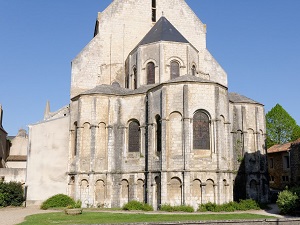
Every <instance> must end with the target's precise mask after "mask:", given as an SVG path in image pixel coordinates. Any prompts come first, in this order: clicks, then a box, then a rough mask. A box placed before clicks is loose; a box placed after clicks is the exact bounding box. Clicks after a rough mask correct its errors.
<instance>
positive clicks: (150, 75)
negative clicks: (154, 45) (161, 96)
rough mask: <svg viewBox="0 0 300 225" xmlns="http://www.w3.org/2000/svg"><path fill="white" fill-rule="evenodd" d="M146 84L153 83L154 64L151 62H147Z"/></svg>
mask: <svg viewBox="0 0 300 225" xmlns="http://www.w3.org/2000/svg"><path fill="white" fill-rule="evenodd" d="M147 84H155V66H154V63H153V62H149V63H148V64H147Z"/></svg>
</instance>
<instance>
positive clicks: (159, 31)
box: [27, 0, 268, 208]
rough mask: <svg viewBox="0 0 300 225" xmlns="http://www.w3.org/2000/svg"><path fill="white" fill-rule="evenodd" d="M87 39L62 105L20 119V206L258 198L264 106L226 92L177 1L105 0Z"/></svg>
mask: <svg viewBox="0 0 300 225" xmlns="http://www.w3.org/2000/svg"><path fill="white" fill-rule="evenodd" d="M94 34H95V36H94V38H93V39H92V40H91V42H90V43H89V44H88V45H87V46H86V47H85V48H84V49H83V50H82V51H81V52H80V53H79V55H78V56H77V57H76V58H75V59H74V60H73V62H72V78H71V101H70V105H69V106H67V107H65V108H63V109H62V110H59V111H58V112H55V113H50V110H49V108H48V107H46V113H45V118H44V121H42V122H39V123H37V124H34V125H31V126H30V133H29V146H30V147H29V152H28V154H29V155H28V169H27V185H28V201H29V202H30V201H31V202H32V203H37V202H40V201H41V200H44V199H45V198H46V197H49V195H50V194H53V193H52V192H51V190H55V191H58V192H65V193H67V194H69V195H70V196H72V197H74V198H75V199H80V200H81V201H82V202H83V205H84V206H95V207H96V206H98V207H120V206H122V205H124V204H125V203H127V202H128V201H130V200H138V201H144V202H147V203H149V204H151V205H153V206H154V208H159V206H160V205H161V204H171V205H182V204H186V205H192V206H194V207H195V208H197V206H198V205H199V204H201V203H208V202H215V203H218V204H221V203H225V202H229V201H232V200H234V199H236V200H239V199H240V198H253V199H256V200H258V201H262V202H265V201H267V199H268V182H267V181H268V179H267V168H266V157H265V156H266V151H265V147H264V140H265V116H264V115H265V114H264V107H263V105H262V104H260V103H258V102H256V101H253V100H251V99H249V98H247V97H245V96H242V95H240V94H237V93H229V92H228V86H227V74H226V73H225V71H224V70H223V69H222V67H221V66H220V65H219V64H218V62H217V61H216V60H215V59H214V58H213V56H212V55H211V54H210V53H209V51H208V50H207V48H206V25H205V24H203V23H202V22H201V21H200V20H199V18H198V17H197V16H196V15H195V13H194V12H193V11H192V9H191V8H190V7H189V6H188V5H187V4H186V2H185V1H184V0H169V1H156V0H151V1H150V0H136V1H132V0H114V1H113V2H112V3H111V4H110V5H109V6H108V7H107V8H106V9H105V10H104V11H103V12H101V13H99V14H98V18H97V21H96V26H95V32H94ZM49 137H50V138H49ZM41 140H44V141H43V142H42V141H41ZM54 142H55V143H56V144H55V145H53V144H54ZM41 145H42V147H43V148H41ZM50 152H51V155H49V153H50ZM52 153H53V154H54V155H52ZM45 155H47V159H45V158H43V156H45ZM59 156H60V157H59ZM45 161H47V165H48V166H50V167H51V166H54V167H55V168H56V169H55V170H54V171H57V172H58V173H53V174H51V176H48V175H49V172H46V170H47V171H49V167H43V164H44V163H45ZM38 168H42V169H43V171H44V172H45V174H44V175H43V176H42V175H41V173H40V174H38V173H37V171H39V170H37V169H38ZM39 172H40V171H39ZM55 180H57V182H55ZM58 183H59V184H58ZM55 185H57V188H58V189H53V188H54V186H55ZM58 186H59V187H58ZM41 188H42V189H43V190H46V191H45V192H44V193H43V194H44V196H43V197H41V195H40V193H39V192H38V189H41ZM42 198H43V199H42Z"/></svg>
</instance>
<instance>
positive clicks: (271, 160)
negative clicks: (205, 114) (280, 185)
mask: <svg viewBox="0 0 300 225" xmlns="http://www.w3.org/2000/svg"><path fill="white" fill-rule="evenodd" d="M270 168H271V169H273V168H274V159H273V158H270Z"/></svg>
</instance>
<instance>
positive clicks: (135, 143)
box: [128, 121, 140, 152]
mask: <svg viewBox="0 0 300 225" xmlns="http://www.w3.org/2000/svg"><path fill="white" fill-rule="evenodd" d="M128 138H129V140H128V151H129V152H139V151H140V125H139V123H138V122H136V121H132V122H131V123H130V124H129V135H128Z"/></svg>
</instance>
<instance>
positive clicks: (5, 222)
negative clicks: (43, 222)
mask: <svg viewBox="0 0 300 225" xmlns="http://www.w3.org/2000/svg"><path fill="white" fill-rule="evenodd" d="M50 212H57V211H53V210H41V209H40V208H39V207H37V206H30V207H26V208H25V207H8V208H2V209H0V220H1V221H0V224H1V225H15V224H18V223H22V222H23V221H24V219H25V217H26V216H29V215H33V214H41V213H50Z"/></svg>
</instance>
